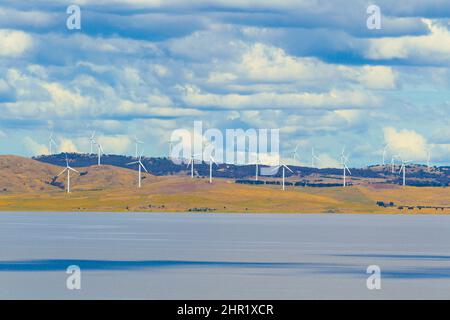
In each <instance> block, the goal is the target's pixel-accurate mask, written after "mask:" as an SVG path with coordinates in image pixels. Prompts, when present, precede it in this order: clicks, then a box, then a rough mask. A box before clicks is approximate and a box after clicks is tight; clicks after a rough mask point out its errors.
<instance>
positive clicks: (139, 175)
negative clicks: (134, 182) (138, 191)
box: [127, 154, 148, 188]
mask: <svg viewBox="0 0 450 320" xmlns="http://www.w3.org/2000/svg"><path fill="white" fill-rule="evenodd" d="M141 159H142V154H141V155H140V156H139V159H138V160H137V161H133V162H129V163H127V165H131V164H136V163H137V164H138V188H140V187H141V168H142V169H144V170H145V172H147V173H148V171H147V169H146V168H145V166H144V164H143V163H142V161H141Z"/></svg>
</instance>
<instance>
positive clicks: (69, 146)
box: [58, 138, 78, 152]
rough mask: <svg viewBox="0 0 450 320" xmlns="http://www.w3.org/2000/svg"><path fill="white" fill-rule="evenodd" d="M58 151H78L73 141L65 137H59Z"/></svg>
mask: <svg viewBox="0 0 450 320" xmlns="http://www.w3.org/2000/svg"><path fill="white" fill-rule="evenodd" d="M58 150H59V152H78V148H77V146H76V145H75V143H74V142H73V141H72V140H70V139H67V138H60V139H59V145H58Z"/></svg>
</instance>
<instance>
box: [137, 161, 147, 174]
mask: <svg viewBox="0 0 450 320" xmlns="http://www.w3.org/2000/svg"><path fill="white" fill-rule="evenodd" d="M139 165H140V166H141V167H142V169H144V170H145V172H147V173H148V171H147V169H146V168H145V166H144V164H143V163H142V162H140V161H139Z"/></svg>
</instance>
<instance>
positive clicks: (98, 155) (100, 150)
mask: <svg viewBox="0 0 450 320" xmlns="http://www.w3.org/2000/svg"><path fill="white" fill-rule="evenodd" d="M102 154H105V152H104V151H103V147H102V145H101V144H100V142H97V164H98V165H99V166H100V165H101V163H100V158H101V156H102Z"/></svg>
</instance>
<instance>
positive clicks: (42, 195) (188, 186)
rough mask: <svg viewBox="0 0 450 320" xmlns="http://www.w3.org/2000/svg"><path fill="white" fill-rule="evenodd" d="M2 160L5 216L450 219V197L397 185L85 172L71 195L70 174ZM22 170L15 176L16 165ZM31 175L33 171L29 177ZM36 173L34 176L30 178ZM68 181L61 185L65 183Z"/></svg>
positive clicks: (105, 169) (107, 169) (0, 196)
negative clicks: (199, 212)
mask: <svg viewBox="0 0 450 320" xmlns="http://www.w3.org/2000/svg"><path fill="white" fill-rule="evenodd" d="M8 157H9V158H8V159H6V157H5V156H2V157H0V184H1V186H7V187H6V190H4V189H2V190H3V192H1V193H0V210H1V211H123V212H126V211H143V212H186V211H189V210H191V211H192V210H193V209H195V208H208V210H209V212H241V213H246V212H248V213H430V214H431V213H432V214H436V213H439V214H445V213H450V191H449V190H450V189H449V188H436V187H420V188H419V187H401V186H396V185H377V187H375V186H370V185H367V186H364V185H358V186H348V187H345V188H343V187H332V188H313V187H287V189H286V190H285V191H282V190H281V187H280V186H277V185H258V186H256V185H243V184H236V183H234V181H232V180H228V179H218V178H216V179H214V180H213V184H209V183H208V180H207V179H205V178H194V179H191V178H190V177H189V176H164V177H155V176H152V175H149V174H145V175H143V176H144V177H145V178H144V179H143V181H142V188H141V189H138V188H137V172H136V171H134V170H130V169H123V168H117V167H111V166H100V167H99V166H92V167H88V168H77V169H78V170H79V171H80V172H84V175H81V176H79V175H74V174H72V176H71V189H72V192H71V193H70V194H67V193H65V191H64V190H63V189H60V188H57V187H55V186H52V185H49V184H48V181H51V179H52V177H53V176H55V175H56V174H58V173H59V172H60V171H61V170H62V168H61V167H57V166H52V165H47V164H43V163H38V162H37V161H34V160H31V159H25V158H19V157H11V156H8ZM13 163H14V164H18V168H19V169H14V170H15V171H17V172H15V171H14V170H13V169H12V167H15V166H12V164H13ZM26 168H31V169H30V171H26V170H24V169H26ZM24 172H28V173H24ZM65 179H66V176H65V175H62V176H60V177H59V178H58V180H57V181H58V182H63V183H64V182H65ZM376 201H384V202H390V201H392V202H394V203H395V204H396V205H402V206H418V205H421V206H440V207H449V209H445V210H436V209H421V210H419V209H418V208H414V209H411V210H410V209H403V210H400V209H398V208H397V207H392V208H384V207H379V206H377V205H376Z"/></svg>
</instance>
